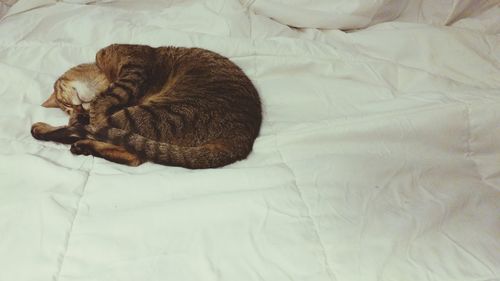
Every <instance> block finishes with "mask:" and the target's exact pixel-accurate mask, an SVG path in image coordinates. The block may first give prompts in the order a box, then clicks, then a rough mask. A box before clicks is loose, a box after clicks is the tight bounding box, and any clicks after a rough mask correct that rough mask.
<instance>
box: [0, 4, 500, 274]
mask: <svg viewBox="0 0 500 281" xmlns="http://www.w3.org/2000/svg"><path fill="white" fill-rule="evenodd" d="M71 2H74V3H71ZM77 2H81V3H85V2H89V1H65V2H57V3H56V1H49V0H47V1H45V0H37V1H28V0H20V1H18V2H17V3H16V4H15V5H14V6H12V7H10V10H8V11H6V10H5V9H4V11H5V12H4V17H3V19H2V20H1V21H0V281H28V280H30V281H31V280H36V281H45V280H52V281H70V280H71V281H76V280H78V281H91V280H92V281H96V280H103V281H104V280H120V281H129V280H130V281H132V280H135V281H136V280H177V281H191V280H204V281H209V280H221V281H222V280H230V281H247V280H248V281H257V280H269V281H281V280H296V281H306V280H311V281H312V280H315V281H316V280H318V281H322V280H325V281H333V280H339V281H351V280H354V281H356V280H363V281H364V280H367V281H371V280H387V281H389V280H391V281H393V280H394V281H405V280H412V281H413V280H422V281H423V280H426V281H447V280H460V281H493V280H500V239H499V237H500V165H499V163H500V33H499V31H500V29H499V26H500V7H499V1H477V2H476V3H479V2H481V3H483V4H484V3H486V4H487V5H486V4H485V5H483V6H481V5H477V6H474V5H472V6H470V3H471V1H451V2H453V6H452V8H450V10H449V11H452V10H453V11H455V12H453V13H451V14H453V20H451V21H449V18H450V17H449V16H450V15H451V14H450V13H449V11H448V12H443V10H442V9H441V10H440V7H442V6H443V5H444V4H443V3H445V2H447V1H430V0H429V1H423V0H422V1H420V2H421V3H420V5H407V6H405V9H404V10H401V11H400V13H399V15H398V17H400V19H398V18H397V17H395V19H394V20H393V19H392V17H391V19H387V20H383V22H381V23H378V24H368V25H369V26H368V27H367V28H364V29H360V30H357V31H353V32H344V31H340V30H338V29H335V28H327V29H315V27H317V26H314V24H315V19H312V20H311V21H310V22H309V21H307V19H300V18H298V19H297V20H299V19H300V20H303V22H304V24H305V25H306V26H302V27H304V28H303V29H297V28H291V27H289V26H287V25H285V24H284V23H283V22H281V21H279V20H277V19H273V18H272V16H269V14H272V13H273V12H275V10H272V11H266V10H265V7H264V8H262V6H261V8H259V9H260V10H258V9H257V10H256V9H254V6H252V5H258V4H259V3H263V2H264V1H254V2H253V3H250V2H249V1H241V3H240V2H239V1H238V0H205V1H201V0H200V1H173V0H172V1H166V0H165V1H97V2H96V3H94V2H92V3H89V4H87V5H82V4H78V3H77ZM271 2H272V1H269V3H271ZM278 2H279V1H278ZM295 2H297V3H298V2H302V3H304V2H307V1H295ZM323 2H324V1H323ZM339 2H343V1H339ZM367 2H370V1H364V2H363V1H361V0H358V1H352V2H351V3H355V5H361V4H362V3H367ZM379 2H380V1H379ZM382 2H384V1H382ZM385 2H391V1H385ZM392 2H394V1H392ZM433 2H434V4H432V3H433ZM448 2H449V1H448ZM451 2H449V3H450V5H452V4H451ZM460 2H461V3H460ZM290 3H292V1H291V2H290ZM413 3H415V2H413ZM432 5H434V6H432ZM464 5H465V6H467V5H469V6H467V7H468V8H467V9H466V10H463V9H462V8H463V7H464ZM473 6H474V7H476V8H478V7H479V6H481V7H479V8H478V10H475V11H472V10H471V9H472V8H474V7H473ZM4 7H6V6H4ZM370 7H371V6H370ZM433 7H434V8H435V10H434V11H435V13H430V14H429V12H430V11H433V9H432V8H433ZM292 8H293V9H298V8H301V6H300V5H299V6H294V7H292ZM425 9H427V10H425ZM460 9H462V11H461V12H456V11H458V10H460ZM424 10H425V11H427V15H431V16H435V17H438V18H439V17H440V15H444V17H446V18H441V19H437V18H435V17H434V18H433V20H425V17H423V16H422V15H424V14H426V12H424ZM279 11H280V12H281V13H283V14H286V12H287V11H286V9H285V10H279ZM403 11H404V12H403ZM438 11H441V12H442V13H439V12H438ZM414 15H420V16H416V17H414ZM405 17H406V18H405ZM429 18H430V17H429ZM355 23H356V22H355ZM357 24H358V25H359V26H365V25H366V22H365V23H364V24H361V22H357ZM444 24H446V26H444ZM323 28H324V27H323ZM110 43H138V44H149V45H152V46H161V45H178V46H197V47H203V48H207V49H210V50H213V51H216V52H219V53H221V54H223V55H225V56H228V57H229V58H231V59H232V60H233V61H234V62H235V63H237V64H238V65H239V66H241V68H242V69H243V70H244V71H245V72H246V73H247V74H248V76H249V77H250V78H251V79H252V80H253V81H254V83H255V85H256V87H257V88H258V90H259V92H260V95H261V97H262V100H263V106H264V123H263V127H262V130H261V134H260V136H259V138H258V139H257V141H256V143H255V146H254V150H253V152H252V154H251V155H250V156H249V158H248V159H246V160H243V161H240V162H237V163H235V164H233V165H230V166H227V167H224V168H220V169H212V170H187V169H183V168H176V167H165V166H160V165H155V164H144V165H142V166H140V167H136V168H133V167H126V166H121V165H118V164H114V163H110V162H107V161H105V160H103V159H99V158H92V157H85V156H73V155H72V154H71V153H70V152H69V147H68V146H66V145H61V144H55V143H46V142H40V141H37V140H35V139H33V138H32V137H31V135H30V133H29V129H30V126H31V124H32V123H34V122H36V121H44V122H48V123H50V124H54V125H57V124H64V123H66V122H67V117H66V116H65V114H64V113H63V112H62V111H58V110H55V109H46V108H43V107H41V106H40V104H41V103H42V101H43V100H44V99H45V98H47V97H48V95H49V94H50V92H51V88H52V84H53V82H54V81H55V79H56V78H57V77H58V76H59V75H60V74H61V73H62V72H64V71H65V70H66V69H68V68H69V67H71V66H73V65H75V64H78V63H82V62H88V61H92V60H93V59H94V55H95V52H96V51H97V50H98V49H100V48H102V47H104V46H106V45H108V44H110Z"/></svg>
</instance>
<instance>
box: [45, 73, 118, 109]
mask: <svg viewBox="0 0 500 281" xmlns="http://www.w3.org/2000/svg"><path fill="white" fill-rule="evenodd" d="M109 84H110V83H109V81H108V79H107V78H106V76H105V75H104V73H103V72H102V71H100V70H99V68H98V67H97V66H96V65H95V64H80V65H77V66H75V67H73V68H71V69H69V70H68V71H66V72H65V73H64V74H63V75H61V77H59V78H58V79H57V80H56V82H55V83H54V92H53V93H52V94H51V95H50V97H49V98H48V99H47V100H46V101H45V102H44V103H43V104H42V106H44V107H53V108H60V109H62V110H63V111H64V112H66V113H67V114H69V115H71V114H72V113H73V111H75V110H76V111H79V112H82V111H88V110H89V106H90V102H91V101H92V100H94V98H95V97H96V95H97V94H99V93H100V92H102V91H104V90H105V89H106V88H107V87H108V86H109Z"/></svg>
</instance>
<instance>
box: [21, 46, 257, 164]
mask: <svg viewBox="0 0 500 281" xmlns="http://www.w3.org/2000/svg"><path fill="white" fill-rule="evenodd" d="M43 105H44V106H46V107H59V108H61V109H63V110H64V111H65V112H67V113H68V114H69V115H70V121H69V125H67V126H60V127H52V126H50V125H48V124H45V123H35V124H33V126H32V129H31V132H32V135H33V137H35V138H36V139H39V140H46V141H56V142H61V143H68V144H72V145H71V152H72V153H74V154H83V155H94V156H97V157H102V158H105V159H108V160H110V161H113V162H117V163H122V164H127V165H131V166H137V165H140V164H142V163H144V162H146V161H151V162H155V163H159V164H163V165H171V166H182V167H186V168H192V169H197V168H215V167H221V166H224V165H227V164H230V163H233V162H235V161H238V160H241V159H244V158H246V157H247V156H248V154H249V153H250V152H251V150H252V146H253V143H254V141H255V138H256V137H257V135H258V134H259V130H260V125H261V122H262V113H261V103H260V99H259V95H258V93H257V90H256V89H255V87H254V86H253V84H252V82H251V81H250V79H248V77H247V76H246V75H245V74H244V73H243V71H242V70H241V69H240V68H239V67H238V66H236V65H235V64H234V63H232V62H231V61H230V60H229V59H227V58H225V57H223V56H221V55H218V54H216V53H214V52H211V51H208V50H204V49H199V48H180V47H159V48H152V47H149V46H144V45H118V44H115V45H111V46H108V47H106V48H104V49H101V50H100V51H99V52H98V53H97V55H96V63H95V64H85V65H80V66H77V67H75V68H72V69H70V70H69V71H68V72H66V73H65V74H63V76H61V77H60V78H59V79H58V80H57V81H56V83H55V84H54V93H53V94H52V95H51V96H50V97H49V99H48V100H47V101H46V102H45V103H44V104H43Z"/></svg>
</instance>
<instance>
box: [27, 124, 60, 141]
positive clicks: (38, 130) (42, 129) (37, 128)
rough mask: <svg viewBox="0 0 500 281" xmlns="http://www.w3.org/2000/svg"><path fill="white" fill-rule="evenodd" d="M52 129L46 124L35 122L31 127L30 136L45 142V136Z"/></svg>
mask: <svg viewBox="0 0 500 281" xmlns="http://www.w3.org/2000/svg"><path fill="white" fill-rule="evenodd" d="M53 128H54V127H52V126H50V125H49V124H47V123H43V122H37V123H35V124H33V125H31V135H32V136H33V137H34V138H35V139H37V140H47V139H46V138H45V136H46V135H47V133H48V132H50V131H52V129H53Z"/></svg>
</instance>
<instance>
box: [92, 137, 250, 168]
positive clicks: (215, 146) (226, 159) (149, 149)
mask: <svg viewBox="0 0 500 281" xmlns="http://www.w3.org/2000/svg"><path fill="white" fill-rule="evenodd" d="M93 137H95V138H96V139H97V140H99V141H103V142H107V143H112V144H114V145H119V146H122V147H124V148H125V149H126V150H127V151H129V152H131V153H134V154H136V155H137V156H138V157H139V158H140V159H141V160H143V161H151V162H154V163H158V164H163V165H168V166H181V167H185V168H189V169H204V168H217V167H221V166H225V165H228V164H231V163H233V162H236V161H238V160H242V159H244V158H246V157H247V156H248V154H249V153H250V151H251V150H252V144H248V141H244V140H238V137H236V138H233V139H231V140H230V141H229V142H228V141H226V142H224V141H214V142H211V143H206V144H202V145H200V146H194V147H188V146H180V145H175V144H169V143H164V142H158V141H155V140H152V139H149V138H146V137H143V136H141V135H138V134H133V133H130V132H128V131H125V130H122V129H118V128H112V127H105V128H102V129H100V130H99V131H98V132H97V133H95V134H93Z"/></svg>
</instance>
